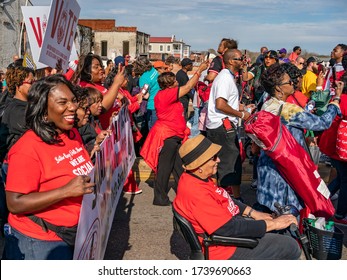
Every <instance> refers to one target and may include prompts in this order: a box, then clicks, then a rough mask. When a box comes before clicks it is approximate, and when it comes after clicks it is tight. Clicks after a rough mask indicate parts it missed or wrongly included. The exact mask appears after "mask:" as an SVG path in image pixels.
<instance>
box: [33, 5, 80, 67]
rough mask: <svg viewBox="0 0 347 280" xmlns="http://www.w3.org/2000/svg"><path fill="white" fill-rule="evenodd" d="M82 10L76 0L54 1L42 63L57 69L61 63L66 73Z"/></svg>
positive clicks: (45, 38) (45, 37)
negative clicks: (58, 63)
mask: <svg viewBox="0 0 347 280" xmlns="http://www.w3.org/2000/svg"><path fill="white" fill-rule="evenodd" d="M80 10H81V8H80V6H79V5H78V3H77V1H76V0H69V1H68V0H52V4H51V9H50V13H49V17H48V23H47V30H46V33H45V36H44V39H43V43H42V49H41V53H40V59H39V61H40V62H42V63H45V64H47V65H49V66H51V67H53V68H55V67H56V64H57V62H58V61H61V67H62V69H63V71H66V69H67V68H68V64H69V58H70V54H71V50H72V45H73V39H74V36H75V32H76V26H77V21H78V17H79V14H80Z"/></svg>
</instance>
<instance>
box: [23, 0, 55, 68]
mask: <svg viewBox="0 0 347 280" xmlns="http://www.w3.org/2000/svg"><path fill="white" fill-rule="evenodd" d="M22 13H23V18H24V23H25V27H26V31H27V34H28V39H29V44H30V50H31V55H32V58H33V60H34V63H35V65H36V69H40V68H45V67H47V65H46V64H44V63H41V62H39V58H40V52H41V47H42V43H43V38H44V35H45V33H46V28H47V21H48V15H49V6H22Z"/></svg>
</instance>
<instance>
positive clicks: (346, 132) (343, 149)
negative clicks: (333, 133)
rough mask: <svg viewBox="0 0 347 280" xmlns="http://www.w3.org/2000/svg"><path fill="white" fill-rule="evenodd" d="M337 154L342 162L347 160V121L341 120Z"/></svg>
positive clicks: (338, 130)
mask: <svg viewBox="0 0 347 280" xmlns="http://www.w3.org/2000/svg"><path fill="white" fill-rule="evenodd" d="M336 153H337V155H338V156H339V158H340V159H342V160H347V120H341V121H340V124H339V127H338V129H337V137H336Z"/></svg>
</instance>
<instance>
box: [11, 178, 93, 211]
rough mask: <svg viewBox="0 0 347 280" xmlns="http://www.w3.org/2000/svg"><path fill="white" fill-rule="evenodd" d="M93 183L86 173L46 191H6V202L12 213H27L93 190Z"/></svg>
mask: <svg viewBox="0 0 347 280" xmlns="http://www.w3.org/2000/svg"><path fill="white" fill-rule="evenodd" d="M94 185H95V184H94V183H91V182H90V177H89V176H86V175H82V176H76V177H75V178H73V179H72V180H71V181H70V182H68V183H67V184H66V185H64V186H62V187H60V188H57V189H54V190H51V191H46V192H32V193H28V194H22V193H18V192H11V191H6V202H7V207H8V209H9V211H10V212H11V213H13V214H27V213H33V212H37V211H40V210H43V209H45V208H47V207H49V206H51V205H53V204H55V203H57V202H59V201H61V200H63V199H65V198H69V197H78V196H82V195H84V194H89V193H93V192H94Z"/></svg>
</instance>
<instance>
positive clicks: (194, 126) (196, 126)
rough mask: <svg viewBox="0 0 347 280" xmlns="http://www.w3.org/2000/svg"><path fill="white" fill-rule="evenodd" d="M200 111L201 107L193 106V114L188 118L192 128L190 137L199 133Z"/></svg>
mask: <svg viewBox="0 0 347 280" xmlns="http://www.w3.org/2000/svg"><path fill="white" fill-rule="evenodd" d="M200 111H201V108H199V107H194V115H193V116H192V117H191V118H190V119H189V122H190V123H191V124H192V128H191V129H190V135H189V138H192V137H194V136H197V135H199V134H200V130H199V116H200Z"/></svg>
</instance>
